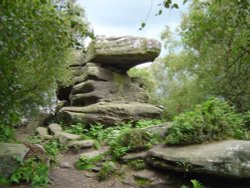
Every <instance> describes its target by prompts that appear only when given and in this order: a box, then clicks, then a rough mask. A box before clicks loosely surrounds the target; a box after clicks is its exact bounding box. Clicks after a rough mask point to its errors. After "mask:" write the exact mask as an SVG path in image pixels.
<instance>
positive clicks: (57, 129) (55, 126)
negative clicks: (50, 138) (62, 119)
mask: <svg viewBox="0 0 250 188" xmlns="http://www.w3.org/2000/svg"><path fill="white" fill-rule="evenodd" d="M49 130H50V131H51V132H52V133H54V134H56V133H59V132H62V130H63V129H62V127H61V125H59V124H56V123H53V124H50V125H49Z"/></svg>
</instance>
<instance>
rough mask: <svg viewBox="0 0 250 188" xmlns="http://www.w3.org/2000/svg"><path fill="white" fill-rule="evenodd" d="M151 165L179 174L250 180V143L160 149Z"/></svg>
mask: <svg viewBox="0 0 250 188" xmlns="http://www.w3.org/2000/svg"><path fill="white" fill-rule="evenodd" d="M146 160H147V162H148V163H149V164H151V165H153V166H155V167H157V168H161V169H168V170H173V171H177V172H186V173H197V174H209V175H214V176H219V177H226V178H235V179H249V178H250V141H240V140H231V141H222V142H217V143H210V144H201V145H190V146H185V147H164V146H158V147H154V148H153V149H151V150H150V151H149V152H148V154H147V157H146Z"/></svg>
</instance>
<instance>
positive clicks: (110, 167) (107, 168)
mask: <svg viewBox="0 0 250 188" xmlns="http://www.w3.org/2000/svg"><path fill="white" fill-rule="evenodd" d="M115 169H116V165H115V163H114V162H113V161H105V162H104V163H103V164H102V168H101V170H100V171H99V172H98V173H97V178H98V180H99V181H103V180H106V179H108V178H109V177H110V176H111V175H112V174H114V172H115Z"/></svg>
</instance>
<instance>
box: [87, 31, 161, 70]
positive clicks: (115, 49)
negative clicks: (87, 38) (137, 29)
mask: <svg viewBox="0 0 250 188" xmlns="http://www.w3.org/2000/svg"><path fill="white" fill-rule="evenodd" d="M160 49H161V45H160V43H159V42H158V41H157V40H153V39H146V38H140V37H132V36H124V37H109V38H106V37H97V38H96V39H95V41H92V43H90V45H89V47H88V49H87V54H86V61H87V62H88V61H92V62H96V63H101V64H102V65H106V66H108V67H114V68H117V69H119V70H121V71H122V72H126V71H127V70H128V69H130V68H131V67H133V66H135V65H139V64H141V63H145V62H150V61H153V60H154V59H155V58H156V57H157V56H158V55H159V53H160Z"/></svg>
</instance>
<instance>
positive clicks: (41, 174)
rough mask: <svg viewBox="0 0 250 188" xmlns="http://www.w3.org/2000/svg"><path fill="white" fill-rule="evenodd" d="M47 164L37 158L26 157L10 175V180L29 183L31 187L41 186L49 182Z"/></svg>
mask: <svg viewBox="0 0 250 188" xmlns="http://www.w3.org/2000/svg"><path fill="white" fill-rule="evenodd" d="M48 170H49V168H48V166H47V165H46V164H45V163H43V162H40V161H37V159H34V158H31V159H28V160H26V161H25V162H24V164H22V165H21V166H20V167H19V168H18V169H17V170H16V171H15V172H14V174H12V176H11V177H10V180H11V182H14V183H20V182H22V181H25V182H27V183H31V186H32V187H42V186H46V185H47V184H48V183H49V178H48V175H49V174H48Z"/></svg>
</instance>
